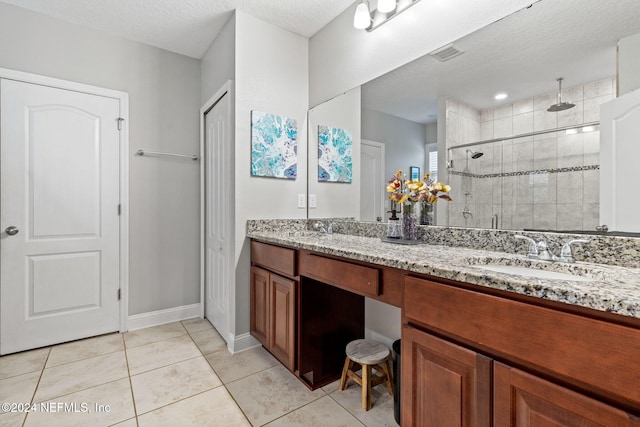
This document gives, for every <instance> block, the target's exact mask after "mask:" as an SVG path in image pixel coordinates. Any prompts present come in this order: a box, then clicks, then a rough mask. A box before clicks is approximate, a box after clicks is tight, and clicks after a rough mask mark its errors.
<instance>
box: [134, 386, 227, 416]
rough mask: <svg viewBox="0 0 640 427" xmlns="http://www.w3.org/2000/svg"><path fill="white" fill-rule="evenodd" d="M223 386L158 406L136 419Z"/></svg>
mask: <svg viewBox="0 0 640 427" xmlns="http://www.w3.org/2000/svg"><path fill="white" fill-rule="evenodd" d="M222 386H223V384H220V385H218V386H215V387H211V388H208V389H206V390H202V391H199V392H197V393H196V394H192V395H191V396H186V397H182V398H180V399H178V400H174V401H173V402H169V403H167V404H166V405H162V406H158V407H157V408H153V409H151V410H150V411H147V412H142V413H141V414H138V415H137V416H136V418H138V417H141V416H143V415H147V414H150V413H152V412H154V411H157V410H158V409H162V408H166V407H167V406H171V405H173V404H175V403H178V402H182V401H184V400H188V399H191V398H192V397H196V396H199V395H201V394H204V393H207V392H209V391H211V390H215V389H217V388H220V387H222ZM123 421H126V420H123Z"/></svg>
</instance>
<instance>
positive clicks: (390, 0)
mask: <svg viewBox="0 0 640 427" xmlns="http://www.w3.org/2000/svg"><path fill="white" fill-rule="evenodd" d="M395 8H396V1H395V0H378V11H379V12H382V13H389V12H391V11H393V10H394V9H395Z"/></svg>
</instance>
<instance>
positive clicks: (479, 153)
mask: <svg viewBox="0 0 640 427" xmlns="http://www.w3.org/2000/svg"><path fill="white" fill-rule="evenodd" d="M467 153H471V158H472V159H479V158H480V157H482V156H483V155H484V153H483V152H482V151H471V150H467Z"/></svg>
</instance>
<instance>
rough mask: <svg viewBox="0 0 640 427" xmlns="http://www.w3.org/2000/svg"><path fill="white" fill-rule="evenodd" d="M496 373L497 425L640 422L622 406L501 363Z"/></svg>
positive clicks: (545, 426)
mask: <svg viewBox="0 0 640 427" xmlns="http://www.w3.org/2000/svg"><path fill="white" fill-rule="evenodd" d="M493 375H494V419H495V425H496V426H513V427H551V426H553V427H556V426H576V427H577V426H580V427H591V426H593V427H595V426H610V427H623V426H636V427H637V426H640V420H638V419H637V418H634V417H632V416H631V415H629V414H627V413H626V412H624V411H622V410H620V409H617V408H615V407H613V406H610V405H607V404H604V403H602V402H600V401H597V400H594V399H591V398H589V397H586V396H584V395H582V394H580V393H577V392H575V391H572V390H569V389H567V388H564V387H561V386H559V385H557V384H554V383H551V382H549V381H546V380H543V379H542V378H539V377H536V376H534V375H531V374H528V373H526V372H523V371H520V370H518V369H515V368H512V367H510V366H507V365H504V364H502V363H498V362H495V364H494V374H493Z"/></svg>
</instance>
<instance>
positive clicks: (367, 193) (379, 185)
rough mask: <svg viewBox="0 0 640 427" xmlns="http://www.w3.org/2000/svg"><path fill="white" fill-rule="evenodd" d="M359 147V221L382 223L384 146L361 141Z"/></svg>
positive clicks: (373, 142)
mask: <svg viewBox="0 0 640 427" xmlns="http://www.w3.org/2000/svg"><path fill="white" fill-rule="evenodd" d="M360 147H361V148H360V162H361V163H360V164H361V169H360V171H361V179H360V221H382V220H383V219H384V217H385V212H384V205H385V200H386V199H385V198H384V191H385V188H386V185H385V177H384V144H382V143H379V142H375V141H367V140H364V139H363V140H362V141H361V146H360Z"/></svg>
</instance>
